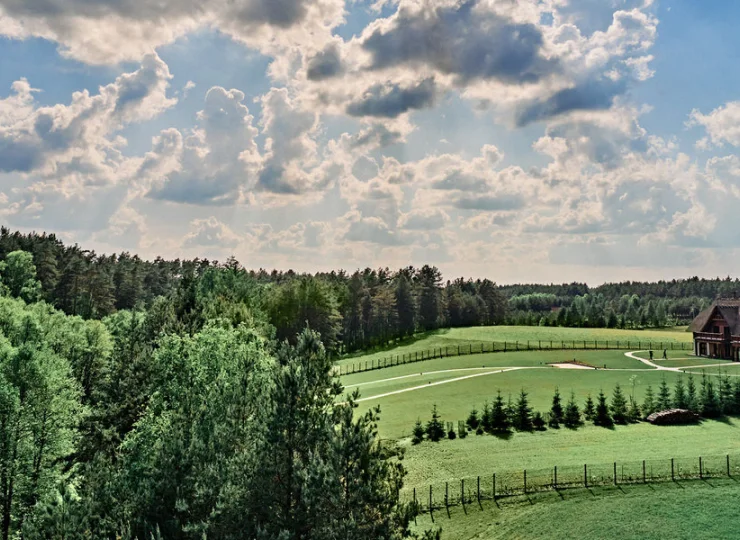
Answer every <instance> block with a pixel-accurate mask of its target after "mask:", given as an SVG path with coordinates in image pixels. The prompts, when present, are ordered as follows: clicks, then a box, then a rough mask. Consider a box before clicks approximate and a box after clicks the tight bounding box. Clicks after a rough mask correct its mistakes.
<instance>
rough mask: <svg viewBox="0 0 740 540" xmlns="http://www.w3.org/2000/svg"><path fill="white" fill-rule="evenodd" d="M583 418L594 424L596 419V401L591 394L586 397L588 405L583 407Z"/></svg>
mask: <svg viewBox="0 0 740 540" xmlns="http://www.w3.org/2000/svg"><path fill="white" fill-rule="evenodd" d="M583 417H584V418H585V419H586V420H588V421H589V422H592V421H593V420H594V418H596V407H595V406H594V400H593V399H592V398H591V394H589V395H588V396H587V397H586V404H585V405H584V406H583Z"/></svg>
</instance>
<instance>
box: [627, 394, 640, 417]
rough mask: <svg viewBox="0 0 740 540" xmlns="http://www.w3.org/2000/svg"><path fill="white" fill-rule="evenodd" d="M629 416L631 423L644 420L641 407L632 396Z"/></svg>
mask: <svg viewBox="0 0 740 540" xmlns="http://www.w3.org/2000/svg"><path fill="white" fill-rule="evenodd" d="M627 416H628V417H629V421H630V422H632V423H635V422H639V421H640V419H641V418H642V411H640V406H639V405H638V404H637V400H636V399H635V398H633V397H632V396H630V405H629V412H628V413H627Z"/></svg>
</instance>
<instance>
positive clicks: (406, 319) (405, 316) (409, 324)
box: [396, 273, 416, 336]
mask: <svg viewBox="0 0 740 540" xmlns="http://www.w3.org/2000/svg"><path fill="white" fill-rule="evenodd" d="M396 310H397V311H398V332H399V334H400V335H401V336H410V335H412V334H413V333H414V331H415V330H416V304H415V301H414V295H413V290H412V288H411V283H410V281H409V279H408V278H407V277H406V275H405V274H403V273H401V274H400V275H399V276H398V278H396Z"/></svg>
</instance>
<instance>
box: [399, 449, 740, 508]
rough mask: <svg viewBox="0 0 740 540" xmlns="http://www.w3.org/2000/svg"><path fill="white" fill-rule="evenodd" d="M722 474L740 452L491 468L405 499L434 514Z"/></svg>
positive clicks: (729, 473)
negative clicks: (527, 497) (584, 490)
mask: <svg viewBox="0 0 740 540" xmlns="http://www.w3.org/2000/svg"><path fill="white" fill-rule="evenodd" d="M722 477H724V478H727V477H729V478H734V477H740V456H737V455H735V456H731V455H729V454H728V455H724V456H702V457H693V458H669V459H651V460H642V461H624V462H612V463H599V464H583V465H577V466H566V467H557V466H554V467H552V468H549V469H534V470H532V469H530V470H521V471H513V472H505V473H493V474H490V475H486V476H477V477H468V478H460V479H458V480H456V481H453V482H443V483H438V484H431V485H429V486H428V488H427V487H426V486H425V487H423V488H416V487H414V488H412V489H406V490H404V492H403V493H402V494H401V498H402V500H403V501H404V502H413V503H414V505H415V507H416V512H417V513H419V514H422V513H431V514H432V517H433V516H434V512H435V511H437V510H442V509H449V508H450V507H453V506H461V505H462V506H465V505H469V504H476V503H480V502H481V501H484V500H488V501H491V500H493V501H495V500H498V499H502V498H506V497H512V496H517V495H527V494H531V493H538V492H543V491H559V490H565V489H574V488H589V487H596V486H611V485H614V486H619V485H625V484H652V483H659V482H676V481H678V480H693V479H709V478H722Z"/></svg>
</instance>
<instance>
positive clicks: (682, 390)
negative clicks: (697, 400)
mask: <svg viewBox="0 0 740 540" xmlns="http://www.w3.org/2000/svg"><path fill="white" fill-rule="evenodd" d="M673 406H674V407H676V408H678V409H686V408H687V406H688V399H687V397H686V386H685V385H684V382H683V376H679V377H678V380H676V386H675V388H674V389H673Z"/></svg>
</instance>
